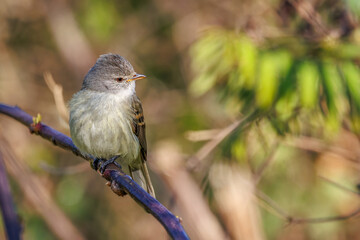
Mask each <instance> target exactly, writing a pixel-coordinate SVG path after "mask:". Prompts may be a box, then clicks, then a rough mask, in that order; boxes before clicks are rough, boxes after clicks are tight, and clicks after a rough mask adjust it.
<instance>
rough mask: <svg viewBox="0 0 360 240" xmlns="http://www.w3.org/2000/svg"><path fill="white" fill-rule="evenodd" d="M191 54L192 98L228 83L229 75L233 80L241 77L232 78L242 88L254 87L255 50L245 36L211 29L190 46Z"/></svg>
mask: <svg viewBox="0 0 360 240" xmlns="http://www.w3.org/2000/svg"><path fill="white" fill-rule="evenodd" d="M190 54H191V57H192V69H193V70H194V73H195V78H194V81H193V82H192V84H191V85H190V92H191V93H192V94H193V95H196V96H199V95H202V94H204V93H206V92H207V91H209V90H210V89H211V88H212V87H214V85H215V84H216V82H221V81H222V80H225V81H227V80H228V79H229V76H230V75H232V76H233V77H234V74H237V73H240V74H241V75H237V76H235V77H236V78H237V79H239V81H241V85H244V86H245V87H248V88H250V87H252V86H253V83H254V76H255V73H256V56H257V49H256V47H255V46H254V44H253V43H252V42H251V41H250V40H249V39H247V38H246V37H244V36H242V35H238V34H234V33H231V32H227V31H222V30H219V29H214V30H212V31H209V32H208V33H207V34H206V35H205V36H204V37H203V38H201V39H200V40H198V41H197V42H196V43H195V44H194V45H193V46H192V48H191V51H190ZM233 83H235V82H233ZM236 84H237V85H238V84H239V83H238V82H237V83H236Z"/></svg>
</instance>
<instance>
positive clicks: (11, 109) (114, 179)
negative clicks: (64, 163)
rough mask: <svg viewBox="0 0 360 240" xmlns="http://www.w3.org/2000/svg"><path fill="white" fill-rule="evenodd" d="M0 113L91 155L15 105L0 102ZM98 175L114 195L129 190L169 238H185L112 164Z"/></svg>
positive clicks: (56, 142) (172, 219)
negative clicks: (108, 185)
mask: <svg viewBox="0 0 360 240" xmlns="http://www.w3.org/2000/svg"><path fill="white" fill-rule="evenodd" d="M0 113H2V114H5V115H7V116H9V117H11V118H13V119H15V120H17V121H19V122H21V123H22V124H23V125H25V126H26V127H28V128H29V130H30V132H31V133H33V134H36V135H39V136H41V137H43V138H45V139H47V140H49V141H51V142H52V143H53V144H54V145H56V146H59V147H61V148H63V149H65V150H68V151H71V152H73V153H74V154H75V155H77V156H79V157H82V158H84V159H86V160H93V159H94V157H92V156H84V155H82V154H81V152H80V151H79V149H77V148H76V146H75V145H74V143H73V142H72V140H71V138H70V137H68V136H66V135H64V134H63V133H61V132H59V131H57V130H55V129H53V128H51V127H49V126H47V125H45V124H43V123H41V122H34V120H33V117H32V116H30V115H29V114H27V113H26V112H24V111H23V110H21V109H20V108H19V107H16V106H9V105H5V104H1V103H0ZM102 177H104V178H105V179H106V180H108V181H109V182H110V183H111V184H110V185H111V189H112V190H113V191H114V193H116V194H118V195H123V193H124V192H125V193H127V194H129V195H130V196H131V197H132V198H133V199H134V200H135V201H136V202H137V203H138V204H139V205H140V206H142V207H143V208H144V209H145V210H146V211H148V212H149V213H150V214H152V215H153V216H154V217H155V218H156V219H157V220H158V221H159V222H160V223H161V224H162V225H163V227H164V228H165V229H166V231H167V232H168V234H169V235H170V236H171V237H172V238H173V239H189V237H188V236H187V234H186V232H185V230H184V229H183V227H182V225H181V223H180V221H179V219H178V218H177V217H176V216H175V215H174V214H172V213H171V212H170V211H169V210H167V209H166V208H165V207H164V206H163V205H162V204H161V203H160V202H159V201H157V200H156V199H155V198H153V197H151V196H150V195H149V194H148V193H147V192H146V191H145V190H143V189H142V188H141V187H140V186H139V185H138V184H137V183H135V182H134V181H133V180H132V179H131V178H130V177H129V176H127V175H126V174H125V173H124V172H123V171H122V170H121V169H119V168H117V167H116V166H115V165H114V164H111V165H109V166H108V167H107V169H106V171H105V172H104V174H103V175H102Z"/></svg>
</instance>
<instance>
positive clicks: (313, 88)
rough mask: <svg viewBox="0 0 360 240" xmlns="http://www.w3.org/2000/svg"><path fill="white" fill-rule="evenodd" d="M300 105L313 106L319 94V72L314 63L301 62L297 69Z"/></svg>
mask: <svg viewBox="0 0 360 240" xmlns="http://www.w3.org/2000/svg"><path fill="white" fill-rule="evenodd" d="M297 84H298V88H299V92H300V101H301V105H302V106H304V107H307V108H314V107H315V105H316V102H317V99H318V94H319V72H318V68H317V66H316V65H315V63H313V62H310V61H305V62H303V63H302V64H301V65H300V67H299V70H298V71H297Z"/></svg>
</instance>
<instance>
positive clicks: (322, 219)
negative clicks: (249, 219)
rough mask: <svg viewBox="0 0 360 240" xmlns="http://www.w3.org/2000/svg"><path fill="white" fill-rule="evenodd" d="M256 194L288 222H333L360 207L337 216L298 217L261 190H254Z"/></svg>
mask: <svg viewBox="0 0 360 240" xmlns="http://www.w3.org/2000/svg"><path fill="white" fill-rule="evenodd" d="M256 196H257V197H258V198H259V199H261V200H262V201H263V202H265V203H266V204H267V205H268V206H270V207H271V208H272V210H274V211H275V213H276V215H278V216H280V217H281V218H283V219H285V220H286V221H287V223H288V224H312V223H327V222H334V221H343V220H348V219H351V218H354V217H356V216H358V215H359V214H360V207H358V208H357V209H355V210H354V211H352V212H350V213H348V214H345V215H337V216H330V217H319V218H298V217H293V216H291V215H289V214H287V213H286V212H285V211H284V210H283V209H282V208H281V207H280V206H279V205H278V204H277V203H275V202H274V201H273V200H272V199H271V198H270V197H268V196H267V195H266V194H264V193H263V192H261V191H256Z"/></svg>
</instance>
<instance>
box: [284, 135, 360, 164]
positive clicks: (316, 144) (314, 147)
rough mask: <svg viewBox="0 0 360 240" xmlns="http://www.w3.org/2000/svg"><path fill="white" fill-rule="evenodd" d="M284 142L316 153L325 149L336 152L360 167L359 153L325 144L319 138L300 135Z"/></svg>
mask: <svg viewBox="0 0 360 240" xmlns="http://www.w3.org/2000/svg"><path fill="white" fill-rule="evenodd" d="M284 143H285V144H286V145H288V146H292V147H296V148H300V149H304V150H308V151H313V152H318V153H323V152H325V151H328V152H331V153H334V154H337V155H339V156H341V157H343V158H344V159H345V160H348V161H349V162H352V163H355V164H356V167H357V168H358V169H360V166H359V164H360V155H359V154H354V153H353V152H351V151H349V150H347V149H344V148H341V147H337V146H334V145H329V144H326V143H324V142H323V141H321V140H319V139H315V138H311V137H305V136H302V137H298V138H294V139H292V140H291V141H288V142H284Z"/></svg>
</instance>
